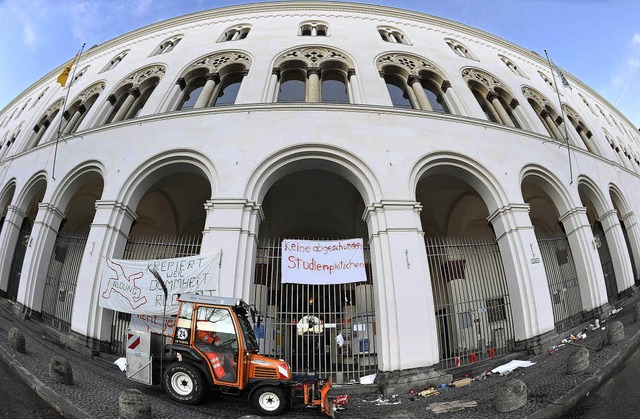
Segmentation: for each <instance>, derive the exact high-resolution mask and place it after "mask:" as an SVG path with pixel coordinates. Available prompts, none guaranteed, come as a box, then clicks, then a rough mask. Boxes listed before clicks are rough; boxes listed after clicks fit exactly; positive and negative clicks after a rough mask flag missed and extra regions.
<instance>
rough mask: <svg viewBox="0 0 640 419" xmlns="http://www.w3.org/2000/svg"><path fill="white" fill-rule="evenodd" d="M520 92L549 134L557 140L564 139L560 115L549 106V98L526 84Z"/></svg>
mask: <svg viewBox="0 0 640 419" xmlns="http://www.w3.org/2000/svg"><path fill="white" fill-rule="evenodd" d="M522 94H523V95H524V96H525V97H526V98H527V102H529V105H531V107H532V108H533V110H534V111H535V113H536V115H537V116H538V118H539V119H540V122H542V125H544V127H545V128H546V129H547V132H548V133H549V136H550V137H551V138H553V139H556V140H558V141H562V140H564V139H565V134H564V126H563V125H562V117H561V116H559V115H558V113H557V112H556V111H555V109H554V108H553V107H552V106H551V104H550V102H549V100H548V99H547V98H546V97H545V96H544V95H542V93H540V92H538V91H537V90H534V89H532V88H531V87H528V86H525V87H523V88H522Z"/></svg>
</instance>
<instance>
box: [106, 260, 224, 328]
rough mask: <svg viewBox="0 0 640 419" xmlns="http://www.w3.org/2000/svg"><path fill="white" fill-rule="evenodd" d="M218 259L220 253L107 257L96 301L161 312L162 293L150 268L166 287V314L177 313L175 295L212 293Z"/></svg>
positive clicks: (113, 307) (120, 307)
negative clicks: (163, 257)
mask: <svg viewBox="0 0 640 419" xmlns="http://www.w3.org/2000/svg"><path fill="white" fill-rule="evenodd" d="M219 262H220V253H216V254H209V255H197V256H189V257H184V258H175V259H154V260H123V259H109V258H107V260H106V264H105V266H104V269H103V270H102V280H101V282H100V295H99V299H100V300H99V304H100V306H101V307H104V308H109V309H111V310H115V311H120V312H123V313H133V314H147V315H162V312H163V305H164V292H163V291H162V286H161V285H160V283H159V282H158V280H157V279H156V278H155V276H153V274H152V273H151V272H150V271H149V268H150V267H151V269H153V268H155V269H156V270H157V271H158V274H159V275H160V277H161V278H162V280H163V281H164V283H165V285H166V287H167V292H168V297H167V309H166V312H167V314H177V310H178V306H177V304H176V303H175V300H176V298H175V295H176V294H183V293H200V294H211V293H212V291H216V290H217V288H218V274H219Z"/></svg>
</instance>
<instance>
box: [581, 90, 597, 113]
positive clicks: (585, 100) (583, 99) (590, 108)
mask: <svg viewBox="0 0 640 419" xmlns="http://www.w3.org/2000/svg"><path fill="white" fill-rule="evenodd" d="M578 96H580V99H582V103H584V104H585V106H586V107H587V108H589V110H590V111H591V113H592V114H594V115H597V113H596V111H594V110H593V108H592V107H591V105H590V104H589V102H588V101H587V99H586V98H585V97H584V96H582V95H581V94H580V93H578Z"/></svg>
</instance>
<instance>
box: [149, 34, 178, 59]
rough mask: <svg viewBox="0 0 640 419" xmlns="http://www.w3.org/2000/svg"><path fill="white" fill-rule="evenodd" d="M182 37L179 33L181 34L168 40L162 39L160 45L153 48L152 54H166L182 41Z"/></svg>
mask: <svg viewBox="0 0 640 419" xmlns="http://www.w3.org/2000/svg"><path fill="white" fill-rule="evenodd" d="M181 39H182V36H181V35H179V36H173V37H171V38H169V39H167V40H164V41H162V42H161V43H160V45H158V46H157V47H156V49H154V50H153V52H152V53H151V55H152V56H153V55H160V54H166V53H167V52H170V51H171V50H173V49H174V48H175V46H176V45H178V42H180V40H181Z"/></svg>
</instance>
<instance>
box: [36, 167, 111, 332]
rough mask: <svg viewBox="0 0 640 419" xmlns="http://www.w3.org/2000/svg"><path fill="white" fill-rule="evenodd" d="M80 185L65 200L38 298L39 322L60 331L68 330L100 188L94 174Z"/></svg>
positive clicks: (84, 178) (86, 177) (102, 184)
mask: <svg viewBox="0 0 640 419" xmlns="http://www.w3.org/2000/svg"><path fill="white" fill-rule="evenodd" d="M80 182H82V185H80V186H77V190H76V192H75V193H74V194H73V196H72V197H71V198H70V199H69V201H68V202H69V204H68V205H67V208H66V210H65V212H64V213H65V216H66V217H65V218H64V219H63V220H62V223H61V226H60V228H59V230H58V234H57V236H56V241H55V244H54V247H53V252H52V254H51V260H50V261H49V268H48V271H47V278H46V283H45V287H44V294H43V298H42V319H43V321H44V322H45V323H47V324H49V325H50V326H52V327H55V328H57V329H60V330H62V331H63V332H68V331H69V329H70V327H71V313H72V310H73V302H74V297H75V291H76V285H77V283H78V272H79V271H80V263H81V262H82V256H83V254H84V250H85V247H86V244H87V237H88V235H89V230H90V228H91V223H92V222H93V218H94V215H95V212H96V208H95V203H96V200H98V199H100V197H101V195H102V189H103V186H104V182H103V180H102V177H101V176H100V175H99V174H98V173H97V172H91V173H90V174H87V175H85V176H84V177H83V179H82V180H81V181H80Z"/></svg>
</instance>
